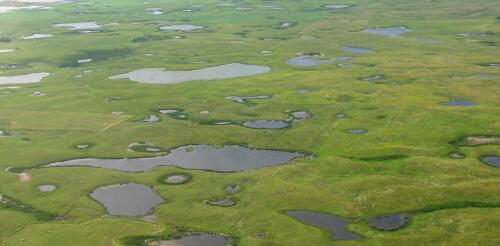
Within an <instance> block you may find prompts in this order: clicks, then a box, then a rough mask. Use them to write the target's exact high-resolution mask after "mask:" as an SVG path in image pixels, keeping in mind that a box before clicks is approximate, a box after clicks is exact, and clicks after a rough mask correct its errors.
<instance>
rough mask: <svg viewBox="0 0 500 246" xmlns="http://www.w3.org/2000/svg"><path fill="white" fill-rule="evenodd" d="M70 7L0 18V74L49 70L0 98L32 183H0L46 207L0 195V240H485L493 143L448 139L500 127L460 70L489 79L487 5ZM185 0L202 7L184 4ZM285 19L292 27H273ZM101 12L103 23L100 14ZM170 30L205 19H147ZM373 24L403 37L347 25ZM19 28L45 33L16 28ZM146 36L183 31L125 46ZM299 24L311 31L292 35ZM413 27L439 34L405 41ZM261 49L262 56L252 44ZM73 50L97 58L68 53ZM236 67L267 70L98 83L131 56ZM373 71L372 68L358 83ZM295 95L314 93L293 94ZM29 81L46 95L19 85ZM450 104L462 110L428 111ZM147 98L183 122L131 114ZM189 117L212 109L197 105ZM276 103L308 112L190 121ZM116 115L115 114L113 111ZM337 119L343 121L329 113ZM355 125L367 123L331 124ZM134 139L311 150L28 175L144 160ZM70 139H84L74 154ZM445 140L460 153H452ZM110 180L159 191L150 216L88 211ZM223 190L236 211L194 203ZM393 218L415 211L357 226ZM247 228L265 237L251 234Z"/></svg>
mask: <svg viewBox="0 0 500 246" xmlns="http://www.w3.org/2000/svg"><path fill="white" fill-rule="evenodd" d="M81 3H83V2H79V1H75V2H72V3H64V4H51V5H50V6H52V7H53V9H51V10H19V11H13V12H10V13H2V14H0V23H1V25H0V31H1V32H0V37H4V38H10V39H12V41H11V42H0V49H15V50H16V51H15V52H9V53H0V64H19V66H18V67H19V68H18V69H5V68H2V69H0V75H1V76H10V75H19V74H28V73H36V72H49V73H51V75H50V76H48V77H47V78H45V79H44V80H43V81H42V82H41V83H36V84H26V85H21V86H20V87H21V88H17V89H9V90H10V91H12V93H9V94H0V129H2V130H6V131H7V136H3V137H0V167H1V168H2V169H4V168H7V167H17V168H21V169H22V168H26V170H27V172H29V173H30V174H31V175H32V179H31V181H29V182H20V181H19V178H18V176H17V175H16V174H13V173H9V172H3V171H2V172H0V193H1V194H3V195H5V196H8V197H9V198H12V199H15V200H16V201H18V202H19V203H20V204H27V205H29V206H30V207H33V208H36V209H37V210H40V211H44V212H46V213H50V214H55V215H58V216H59V218H58V219H55V220H46V219H40V216H36V213H33V212H30V211H26V210H22V209H16V208H12V207H8V206H3V207H2V206H0V244H1V245H62V244H65V245H120V244H123V243H124V241H123V239H124V238H126V237H131V236H163V235H169V234H171V233H174V232H176V231H179V230H189V231H210V232H220V233H226V234H230V235H233V236H234V237H235V238H238V244H239V245H401V243H402V242H404V244H405V245H499V244H500V234H499V233H498V228H499V227H500V196H499V195H498V194H499V192H500V173H499V172H500V171H499V170H498V169H497V168H494V167H490V166H488V165H485V164H483V163H481V162H480V161H479V159H478V158H479V157H480V156H482V155H485V154H496V155H498V154H500V149H499V147H498V145H481V146H458V145H454V144H450V143H449V142H450V141H452V140H455V139H459V138H460V137H462V136H468V135H497V136H498V135H499V134H500V124H499V122H500V107H499V106H500V100H499V99H500V97H499V93H498V91H499V89H500V85H499V83H500V81H499V78H498V77H497V78H477V77H474V75H476V74H500V71H499V68H498V67H493V66H484V65H483V64H489V63H500V56H499V54H500V50H499V48H498V44H499V43H500V21H499V19H498V14H499V12H500V5H499V3H498V1H496V0H478V1H465V0H453V1H452V0H440V1H427V0H424V1H410V0H376V1H368V0H359V1H342V3H349V4H354V5H355V7H353V8H348V9H341V10H334V11H333V10H326V9H323V8H321V6H322V5H323V4H328V3H331V2H328V1H306V0H301V1H291V0H287V1H257V0H245V1H234V2H233V5H232V6H221V5H218V4H219V3H223V2H219V1H210V0H207V1H202V2H200V1H174V0H165V1H159V0H152V1H148V2H147V3H143V2H142V1H131V0H107V1H104V0H96V1H94V3H93V4H91V5H84V4H81ZM0 4H1V3H0ZM196 4H202V5H203V8H201V10H200V11H194V12H185V11H182V10H183V9H186V8H189V7H190V6H193V5H196ZM261 5H275V6H279V7H281V8H282V9H281V10H273V9H270V8H266V7H259V6H261ZM156 7H159V8H163V9H164V10H165V12H166V14H164V15H159V16H153V15H151V14H149V12H150V11H147V10H146V9H147V8H156ZM235 7H249V8H251V9H246V10H245V9H242V10H236V9H235ZM83 21H96V22H98V23H99V24H101V25H103V28H102V31H101V32H99V33H89V34H81V33H79V32H76V31H71V30H65V29H63V28H58V27H53V24H56V23H68V22H83ZM285 22H291V23H292V22H293V23H295V25H292V26H290V27H289V28H286V29H276V28H273V26H275V25H277V24H279V23H285ZM109 23H118V25H105V24H109ZM180 23H188V24H193V25H202V26H205V27H206V28H205V29H204V30H203V31H201V32H196V33H175V32H172V33H171V32H161V31H159V30H158V28H159V27H160V26H163V25H171V24H180ZM385 26H406V27H409V28H411V29H413V30H414V31H413V32H409V33H407V34H405V35H403V36H401V37H385V36H377V35H371V34H366V33H360V32H358V31H359V30H361V29H363V28H367V27H385ZM34 33H49V34H53V35H54V37H51V38H47V39H40V40H22V39H20V37H22V36H29V35H31V34H34ZM459 34H466V35H459ZM149 35H155V36H161V35H182V36H184V38H183V39H178V40H175V39H164V40H148V41H147V42H134V39H137V38H141V37H145V36H149ZM306 35H311V36H315V37H318V38H316V39H313V40H303V39H301V37H302V36H306ZM417 37H421V38H430V39H433V40H435V41H436V42H435V43H423V42H419V41H417V40H416V38H417ZM160 39H161V38H160ZM268 39H271V40H268ZM481 42H482V43H481ZM485 42H487V43H488V44H490V45H485ZM492 42H493V44H494V45H491V44H492ZM495 44H496V45H495ZM345 46H353V47H365V48H370V49H373V52H371V53H364V54H352V53H346V52H344V51H341V48H342V47H345ZM261 50H270V51H272V53H271V54H260V53H259V51H261ZM299 52H322V53H323V54H324V55H325V57H328V58H329V57H338V56H350V57H353V58H354V60H353V62H352V63H354V64H356V66H353V67H349V68H340V67H338V66H337V64H335V63H327V64H322V65H319V66H316V67H313V68H298V67H294V66H291V65H287V64H285V62H284V61H286V60H287V59H288V58H290V57H293V56H295V55H296V54H297V53H299ZM145 54H152V55H145ZM110 57H111V58H113V59H109V58H110ZM86 58H93V59H94V61H93V62H90V63H85V64H75V60H77V59H86ZM200 62H205V63H200ZM235 62H238V63H245V64H258V65H267V66H270V67H271V68H272V72H270V73H267V74H263V75H257V76H251V77H245V78H233V79H224V80H215V81H192V82H186V83H180V84H172V85H149V84H139V83H135V82H131V81H128V80H110V79H108V77H109V76H113V75H117V74H120V73H126V72H129V71H132V70H135V69H140V68H146V67H152V68H155V67H159V68H168V69H169V70H191V69H198V68H204V67H207V66H216V65H222V64H228V63H235ZM68 64H69V65H70V66H68ZM85 71H86V72H85ZM89 71H91V72H89ZM373 74H384V75H385V78H384V79H383V80H379V81H360V80H359V78H360V77H366V76H371V75H373ZM76 75H82V77H81V78H78V77H75V76H76ZM5 86H6V85H5ZM297 89H311V92H309V93H297V92H296V90H297ZM3 90H6V89H3ZM0 91H2V90H0ZM36 91H41V92H43V93H45V94H46V96H41V97H37V96H31V95H32V94H33V93H34V92H36ZM234 95H236V96H255V95H271V96H272V98H271V99H266V100H260V99H259V100H249V101H250V102H251V104H241V103H235V102H232V101H229V100H226V99H224V97H226V96H234ZM452 97H460V98H466V99H468V100H471V101H473V102H475V103H476V105H475V106H472V107H444V106H441V105H440V103H441V102H446V101H448V100H449V99H450V98H452ZM158 108H180V109H183V110H184V111H183V113H186V114H188V115H189V119H188V120H178V119H175V118H171V117H168V116H163V115H161V121H159V122H156V123H144V122H142V119H144V117H145V116H147V115H150V114H152V113H153V111H152V110H155V109H158ZM204 110H208V111H210V112H211V113H210V114H209V115H205V114H200V113H199V112H200V111H204ZM285 110H306V111H307V112H310V113H311V114H312V115H313V118H311V119H309V120H303V121H298V122H296V123H295V124H294V125H293V126H292V127H291V128H286V129H281V130H256V129H248V128H244V127H241V126H237V125H229V126H214V125H207V124H202V123H203V122H208V121H225V120H230V121H245V120H256V119H284V118H286V116H287V115H286V113H284V111H285ZM113 111H115V112H117V111H120V112H124V113H125V114H123V115H113V114H112V113H111V112H113ZM339 113H344V114H345V115H346V117H344V118H337V117H336V115H337V114H339ZM352 128H361V129H366V130H368V132H367V133H366V134H360V135H353V134H349V133H347V132H346V130H348V129H352ZM140 141H145V142H151V143H154V144H155V145H156V146H159V147H161V148H164V149H170V148H175V147H177V146H181V145H186V144H214V145H223V144H225V143H237V144H249V145H251V146H253V147H256V148H260V149H280V150H292V151H303V152H307V153H311V154H312V155H313V156H314V158H302V159H297V160H295V161H294V162H293V163H291V164H289V165H282V166H276V167H269V168H262V169H258V170H252V171H245V172H235V173H217V172H207V171H198V170H181V169H179V168H175V167H165V166H163V167H157V168H154V169H153V170H150V171H147V172H144V173H126V172H120V171H112V170H105V169H96V168H85V167H72V168H34V169H30V168H32V167H38V166H40V165H43V164H47V163H51V162H55V161H60V160H68V159H75V158H83V157H101V158H119V157H140V156H144V155H147V154H146V153H140V152H130V151H127V147H128V145H129V144H130V143H133V142H140ZM82 143H86V144H89V146H90V148H87V149H78V148H75V146H76V145H78V144H82ZM452 151H458V152H461V153H463V154H465V158H463V159H452V158H449V157H448V153H449V152H452ZM385 156H405V157H406V156H407V157H406V158H393V159H391V158H383V157H385ZM381 157H382V158H381ZM178 172H183V173H188V174H190V175H191V176H192V180H191V182H189V183H187V184H183V185H165V184H162V183H161V182H160V177H162V176H164V175H166V174H169V173H178ZM121 182H135V183H140V184H145V185H148V186H151V187H152V188H153V189H154V190H155V191H157V192H158V193H159V194H161V196H162V197H163V198H164V199H165V200H166V202H165V203H164V204H162V205H160V206H158V207H156V209H155V210H154V215H156V217H157V221H156V222H147V221H143V220H142V219H139V218H138V219H135V218H116V217H108V216H103V215H104V214H105V209H104V208H103V207H102V206H101V205H100V204H99V203H97V202H96V201H94V200H92V199H91V198H90V196H89V195H88V194H89V193H90V192H91V191H92V190H93V189H95V188H96V187H99V186H103V185H108V184H116V183H121ZM48 183H50V184H55V185H57V187H58V189H57V190H56V191H55V192H52V193H41V192H38V191H37V189H36V187H37V186H39V185H42V184H48ZM231 184H238V185H240V186H241V187H242V191H241V192H239V193H237V194H235V195H234V196H235V197H237V198H238V199H239V204H238V205H237V206H235V207H230V208H222V207H214V206H207V205H204V204H202V201H203V200H205V199H212V198H214V197H221V196H224V195H225V192H224V187H225V186H227V185H231ZM284 210H313V211H323V212H329V213H333V214H337V215H340V216H342V217H345V218H350V219H352V221H353V222H352V224H351V225H350V227H349V229H350V230H351V231H353V232H356V233H358V234H360V235H362V236H363V240H360V241H335V242H334V241H330V240H329V236H328V233H327V232H326V231H322V230H320V229H318V228H315V227H311V226H308V225H304V224H301V223H299V222H297V221H295V220H293V219H292V218H290V217H289V216H285V215H283V214H282V213H281V211H284ZM402 211H407V212H415V213H414V215H413V217H412V219H411V222H410V224H409V225H408V226H407V227H405V228H403V229H400V230H397V231H394V232H383V231H378V230H376V229H374V228H372V227H370V225H369V224H368V223H367V219H368V218H370V217H373V216H376V215H381V214H390V213H395V212H402ZM259 233H263V234H265V237H258V236H256V234H259Z"/></svg>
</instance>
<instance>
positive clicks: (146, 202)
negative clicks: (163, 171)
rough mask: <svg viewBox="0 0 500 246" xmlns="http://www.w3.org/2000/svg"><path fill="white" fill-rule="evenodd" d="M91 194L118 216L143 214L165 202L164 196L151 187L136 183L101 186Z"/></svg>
mask: <svg viewBox="0 0 500 246" xmlns="http://www.w3.org/2000/svg"><path fill="white" fill-rule="evenodd" d="M90 196H91V197H92V198H93V199H94V200H96V201H98V202H99V203H101V204H102V205H103V206H104V207H105V208H106V210H107V213H108V214H109V215H116V216H143V215H146V214H148V213H149V212H151V209H152V208H154V207H155V206H157V205H159V204H161V203H163V198H161V197H160V195H158V194H157V193H156V192H155V191H153V190H152V189H151V188H149V187H147V186H145V185H140V184H134V183H128V184H115V185H109V186H103V187H99V188H97V189H95V190H94V191H93V192H92V193H90Z"/></svg>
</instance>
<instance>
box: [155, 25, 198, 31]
mask: <svg viewBox="0 0 500 246" xmlns="http://www.w3.org/2000/svg"><path fill="white" fill-rule="evenodd" d="M200 29H203V26H195V25H188V24H183V25H170V26H161V27H160V30H162V31H182V32H191V31H195V30H200Z"/></svg>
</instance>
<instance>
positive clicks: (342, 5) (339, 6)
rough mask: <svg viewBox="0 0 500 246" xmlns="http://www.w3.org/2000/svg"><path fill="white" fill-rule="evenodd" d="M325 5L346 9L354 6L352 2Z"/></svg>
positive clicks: (329, 7)
mask: <svg viewBox="0 0 500 246" xmlns="http://www.w3.org/2000/svg"><path fill="white" fill-rule="evenodd" d="M323 6H324V7H325V8H327V9H345V8H350V7H352V5H350V4H326V5H323Z"/></svg>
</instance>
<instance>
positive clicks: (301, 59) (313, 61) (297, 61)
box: [286, 55, 352, 67]
mask: <svg viewBox="0 0 500 246" xmlns="http://www.w3.org/2000/svg"><path fill="white" fill-rule="evenodd" d="M351 59H352V58H350V57H335V58H330V59H319V58H316V57H315V56H307V55H301V56H296V57H292V58H290V59H288V60H287V61H286V63H287V64H289V65H294V66H299V67H314V66H317V65H320V64H323V63H329V62H343V61H350V60H351Z"/></svg>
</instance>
